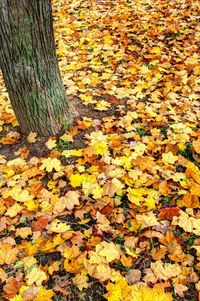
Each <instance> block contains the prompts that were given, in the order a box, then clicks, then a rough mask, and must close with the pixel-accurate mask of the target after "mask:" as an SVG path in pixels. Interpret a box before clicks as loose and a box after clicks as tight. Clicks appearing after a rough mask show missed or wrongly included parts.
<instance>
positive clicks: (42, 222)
mask: <svg viewBox="0 0 200 301" xmlns="http://www.w3.org/2000/svg"><path fill="white" fill-rule="evenodd" d="M47 225H48V219H47V218H44V217H43V216H39V217H38V219H37V221H33V222H32V227H31V228H32V230H33V231H41V230H44V229H45V228H46V226H47Z"/></svg>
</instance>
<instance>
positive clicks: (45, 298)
mask: <svg viewBox="0 0 200 301" xmlns="http://www.w3.org/2000/svg"><path fill="white" fill-rule="evenodd" d="M54 295H55V294H54V292H53V290H51V289H46V288H45V287H43V286H42V287H41V288H40V290H39V292H38V293H37V296H36V297H35V298H34V301H41V300H42V301H50V300H52V298H53V296H54Z"/></svg>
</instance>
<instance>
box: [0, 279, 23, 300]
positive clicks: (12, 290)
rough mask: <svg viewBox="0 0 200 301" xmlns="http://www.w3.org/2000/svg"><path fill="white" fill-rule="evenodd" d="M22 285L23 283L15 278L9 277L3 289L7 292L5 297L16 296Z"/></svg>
mask: <svg viewBox="0 0 200 301" xmlns="http://www.w3.org/2000/svg"><path fill="white" fill-rule="evenodd" d="M20 287H21V283H20V282H19V281H17V280H16V279H15V278H9V279H8V280H7V282H6V284H5V285H4V286H3V290H4V292H5V297H6V298H8V299H10V298H12V297H14V296H15V295H16V294H17V293H18V291H19V289H20Z"/></svg>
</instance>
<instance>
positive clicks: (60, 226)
mask: <svg viewBox="0 0 200 301" xmlns="http://www.w3.org/2000/svg"><path fill="white" fill-rule="evenodd" d="M70 229H71V228H70V226H69V225H67V224H66V223H64V222H61V221H59V220H58V219H55V220H54V221H53V222H52V223H51V225H50V227H49V230H50V231H52V232H55V233H64V232H66V231H69V230H70Z"/></svg>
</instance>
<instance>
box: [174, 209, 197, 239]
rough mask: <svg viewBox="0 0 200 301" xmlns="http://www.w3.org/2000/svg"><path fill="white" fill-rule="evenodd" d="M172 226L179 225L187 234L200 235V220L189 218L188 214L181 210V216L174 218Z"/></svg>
mask: <svg viewBox="0 0 200 301" xmlns="http://www.w3.org/2000/svg"><path fill="white" fill-rule="evenodd" d="M172 225H178V226H179V227H181V228H183V229H184V230H185V231H186V232H190V233H194V234H196V235H200V219H197V218H194V217H192V216H188V214H187V213H185V212H184V211H182V210H180V215H179V216H174V217H173V221H172Z"/></svg>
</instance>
